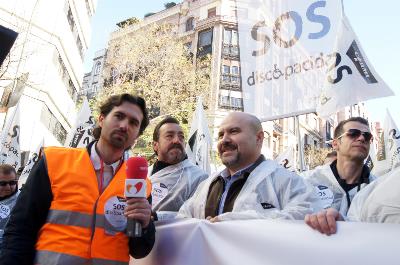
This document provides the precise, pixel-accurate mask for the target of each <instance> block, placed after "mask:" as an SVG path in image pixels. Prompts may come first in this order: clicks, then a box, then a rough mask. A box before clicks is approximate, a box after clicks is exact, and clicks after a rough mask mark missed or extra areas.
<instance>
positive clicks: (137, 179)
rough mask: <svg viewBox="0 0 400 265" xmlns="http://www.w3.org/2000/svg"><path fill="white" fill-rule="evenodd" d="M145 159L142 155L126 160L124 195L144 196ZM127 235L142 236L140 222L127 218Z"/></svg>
mask: <svg viewBox="0 0 400 265" xmlns="http://www.w3.org/2000/svg"><path fill="white" fill-rule="evenodd" d="M147 167H148V164H147V161H146V159H145V158H144V157H140V156H138V157H131V158H129V159H128V160H127V161H126V180H125V189H124V190H125V197H126V198H127V199H129V198H146V178H147ZM126 230H127V234H128V236H129V237H141V236H142V224H141V223H140V222H139V221H137V220H133V219H129V218H128V224H127V227H126Z"/></svg>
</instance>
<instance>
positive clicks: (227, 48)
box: [222, 43, 239, 60]
mask: <svg viewBox="0 0 400 265" xmlns="http://www.w3.org/2000/svg"><path fill="white" fill-rule="evenodd" d="M222 57H223V58H225V59H233V60H239V46H238V45H232V44H225V43H223V44H222Z"/></svg>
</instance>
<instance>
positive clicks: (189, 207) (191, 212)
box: [176, 181, 207, 218]
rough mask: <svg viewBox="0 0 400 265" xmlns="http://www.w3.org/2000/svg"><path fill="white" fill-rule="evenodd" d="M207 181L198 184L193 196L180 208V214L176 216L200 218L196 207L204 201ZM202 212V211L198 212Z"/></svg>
mask: <svg viewBox="0 0 400 265" xmlns="http://www.w3.org/2000/svg"><path fill="white" fill-rule="evenodd" d="M206 182H207V181H203V182H201V183H200V184H199V185H198V186H197V189H196V191H195V192H194V194H193V196H192V197H190V199H188V200H187V201H186V202H185V203H184V204H183V205H182V206H181V208H180V209H179V212H178V215H177V216H176V218H199V217H198V216H196V209H195V207H196V206H198V205H199V204H201V203H203V202H202V201H201V200H202V198H201V197H202V196H201V194H202V191H203V187H204V185H205V183H206ZM204 188H206V187H204ZM198 214H200V213H198Z"/></svg>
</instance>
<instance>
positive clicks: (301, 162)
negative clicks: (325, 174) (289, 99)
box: [294, 115, 305, 172]
mask: <svg viewBox="0 0 400 265" xmlns="http://www.w3.org/2000/svg"><path fill="white" fill-rule="evenodd" d="M294 121H295V123H294V124H295V132H296V136H297V146H298V151H299V152H298V153H299V155H298V159H299V160H298V161H299V162H298V165H299V169H300V172H302V171H304V170H305V166H304V146H303V143H302V140H301V134H300V123H299V115H296V116H294Z"/></svg>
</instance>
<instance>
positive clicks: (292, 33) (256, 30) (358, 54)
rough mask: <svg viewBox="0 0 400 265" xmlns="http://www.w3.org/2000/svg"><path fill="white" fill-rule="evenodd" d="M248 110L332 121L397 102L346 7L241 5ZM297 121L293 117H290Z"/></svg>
mask: <svg viewBox="0 0 400 265" xmlns="http://www.w3.org/2000/svg"><path fill="white" fill-rule="evenodd" d="M236 5H237V17H238V25H239V44H240V60H241V67H242V68H241V73H242V88H243V101H244V110H245V111H246V112H249V113H252V114H255V115H256V116H258V117H259V118H262V119H268V118H270V117H274V116H278V115H287V116H292V115H295V114H296V113H306V112H310V111H315V110H317V111H318V113H319V114H320V115H322V116H328V115H330V114H332V113H334V112H336V111H337V110H338V109H340V108H342V107H345V106H348V105H351V104H355V103H358V102H360V101H364V100H367V99H372V98H377V97H384V96H390V95H393V92H392V91H391V90H390V88H389V87H388V86H387V85H386V84H385V83H384V82H383V81H382V79H381V78H380V77H379V76H378V74H377V73H376V72H375V70H374V69H373V67H372V66H371V64H370V62H369V61H368V59H367V58H366V56H365V53H364V52H363V50H362V48H361V45H360V43H359V41H358V39H357V37H356V35H355V34H354V32H353V30H352V28H351V26H350V24H349V22H348V21H347V18H346V17H345V15H344V13H343V6H342V2H341V1H340V0H332V1H315V0H302V1H290V0H281V1H273V0H236ZM291 114H292V115H291Z"/></svg>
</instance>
